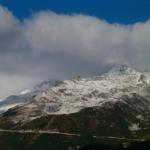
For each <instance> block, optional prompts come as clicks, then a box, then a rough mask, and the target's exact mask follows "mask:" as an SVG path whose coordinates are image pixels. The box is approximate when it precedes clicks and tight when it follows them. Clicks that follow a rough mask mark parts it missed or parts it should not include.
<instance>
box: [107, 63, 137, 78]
mask: <svg viewBox="0 0 150 150" xmlns="http://www.w3.org/2000/svg"><path fill="white" fill-rule="evenodd" d="M136 73H137V71H136V70H135V69H133V68H131V67H129V66H128V65H116V66H113V67H112V68H111V69H110V70H109V71H108V72H107V73H106V74H105V75H108V76H113V75H123V74H136Z"/></svg>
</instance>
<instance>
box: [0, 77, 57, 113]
mask: <svg viewBox="0 0 150 150" xmlns="http://www.w3.org/2000/svg"><path fill="white" fill-rule="evenodd" d="M57 82H58V81H56V80H47V81H44V82H41V83H40V84H37V85H36V86H34V87H33V88H31V89H26V90H24V91H22V92H21V93H20V94H19V95H12V96H9V97H7V98H6V99H4V100H0V113H4V112H5V111H7V110H8V109H10V108H13V107H15V106H17V105H21V104H23V103H25V102H27V101H28V100H29V99H30V98H31V97H33V96H34V95H36V94H38V93H39V92H42V91H44V90H47V89H48V88H50V87H51V86H54V85H55V84H56V83H57Z"/></svg>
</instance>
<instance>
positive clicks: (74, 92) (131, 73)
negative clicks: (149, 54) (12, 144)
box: [1, 66, 150, 120]
mask: <svg viewBox="0 0 150 150" xmlns="http://www.w3.org/2000/svg"><path fill="white" fill-rule="evenodd" d="M149 91H150V74H149V73H142V72H138V71H135V70H134V69H132V68H130V67H127V66H120V67H115V68H112V69H111V71H109V72H108V73H105V74H103V75H101V76H96V77H91V78H80V77H77V78H73V79H72V80H65V81H63V82H61V83H59V84H57V85H55V86H51V85H50V86H49V87H47V88H46V89H45V90H43V88H42V90H40V88H39V90H38V92H37V93H36V94H34V95H32V94H31V95H30V93H27V95H28V97H27V98H25V99H24V101H21V103H19V102H18V101H19V100H18V101H17V103H18V104H19V105H18V104H17V103H16V105H15V108H16V109H17V110H18V111H20V112H21V113H20V114H19V115H18V116H17V117H16V119H15V120H21V119H22V117H24V115H25V114H26V116H25V118H26V119H24V120H32V119H35V118H37V117H40V116H43V115H46V114H70V113H75V112H78V111H80V110H82V109H84V108H88V107H95V106H98V107H103V106H104V105H106V104H109V105H112V104H115V103H116V102H118V101H120V102H122V103H125V101H124V100H123V99H122V97H123V96H124V95H126V96H128V97H129V98H132V97H134V94H135V93H136V94H138V95H140V96H143V97H145V98H147V99H150V93H149ZM25 95H26V94H25ZM29 95H30V96H29ZM21 96H24V95H21ZM12 101H13V99H12ZM11 104H12V103H11ZM17 105H18V106H17ZM1 109H2V107H1ZM143 109H144V108H143ZM26 112H28V113H26ZM31 114H32V115H31Z"/></svg>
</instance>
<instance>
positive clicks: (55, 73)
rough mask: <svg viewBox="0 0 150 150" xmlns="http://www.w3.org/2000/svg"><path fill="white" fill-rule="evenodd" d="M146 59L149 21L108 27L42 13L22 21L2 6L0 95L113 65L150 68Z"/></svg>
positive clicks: (87, 19) (97, 21)
mask: <svg viewBox="0 0 150 150" xmlns="http://www.w3.org/2000/svg"><path fill="white" fill-rule="evenodd" d="M149 57H150V21H149V20H148V21H146V22H143V23H135V24H133V25H123V24H110V23H108V22H107V21H104V20H101V19H98V18H95V17H91V16H85V15H81V14H78V15H62V14H56V13H54V12H51V11H42V12H39V13H36V14H33V15H32V16H31V17H30V18H25V19H24V21H20V20H19V19H17V18H16V17H15V16H14V15H13V14H12V13H11V12H10V11H9V10H7V8H4V7H2V6H0V82H1V83H2V84H0V89H3V90H1V92H0V95H1V96H0V97H4V96H6V95H9V94H10V93H13V92H18V91H19V90H22V89H23V88H26V87H30V86H32V85H33V84H35V83H36V82H38V81H40V80H44V79H47V78H50V79H53V78H69V77H71V76H73V75H76V74H81V75H91V74H98V73H101V72H103V71H104V70H107V68H109V67H110V66H112V65H114V64H124V63H127V64H129V65H131V66H133V67H135V68H137V69H141V70H145V69H147V70H149V69H150V67H149V66H150V62H149ZM14 77H15V79H14ZM4 83H6V84H5V85H4ZM13 84H15V87H14V85H13ZM4 87H5V88H4Z"/></svg>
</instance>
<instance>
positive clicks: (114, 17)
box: [0, 0, 150, 24]
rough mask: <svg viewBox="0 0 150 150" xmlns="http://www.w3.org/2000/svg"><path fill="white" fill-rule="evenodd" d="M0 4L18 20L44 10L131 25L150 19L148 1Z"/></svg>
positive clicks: (16, 0)
mask: <svg viewBox="0 0 150 150" xmlns="http://www.w3.org/2000/svg"><path fill="white" fill-rule="evenodd" d="M0 4H2V5H3V6H5V7H8V8H9V10H11V11H12V12H13V13H14V14H15V16H17V17H18V18H20V19H23V18H26V17H28V16H30V15H31V13H32V12H37V11H40V10H46V9H50V10H52V11H54V12H57V13H64V14H72V13H77V14H78V13H82V14H87V15H91V16H96V17H98V18H100V19H104V20H107V21H108V22H111V23H112V22H117V23H123V24H132V23H135V22H143V21H146V20H148V18H150V10H149V9H150V1H149V0H0Z"/></svg>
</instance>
